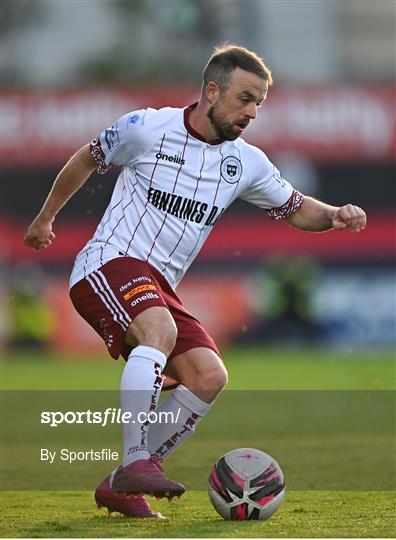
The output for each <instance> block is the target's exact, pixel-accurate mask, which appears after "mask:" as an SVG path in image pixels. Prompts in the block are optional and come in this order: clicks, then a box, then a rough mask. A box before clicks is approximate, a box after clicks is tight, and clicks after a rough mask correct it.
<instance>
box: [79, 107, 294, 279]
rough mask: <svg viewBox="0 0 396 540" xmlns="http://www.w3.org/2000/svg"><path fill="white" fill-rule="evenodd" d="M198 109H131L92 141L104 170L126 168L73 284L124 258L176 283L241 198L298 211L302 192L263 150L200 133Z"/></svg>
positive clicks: (280, 212) (282, 212)
mask: <svg viewBox="0 0 396 540" xmlns="http://www.w3.org/2000/svg"><path fill="white" fill-rule="evenodd" d="M194 106H195V105H192V106H190V107H187V108H186V109H175V108H170V107H166V108H164V109H160V110H154V109H145V110H140V111H134V112H131V113H128V114H126V115H124V116H122V117H121V118H120V119H119V120H118V121H117V122H116V124H115V125H114V126H112V127H111V128H109V129H106V130H104V131H103V132H102V133H101V134H100V135H99V137H98V138H97V139H94V140H93V141H92V143H91V150H92V155H93V157H94V158H95V160H96V162H97V163H98V172H100V173H104V172H106V171H107V169H109V168H110V166H111V165H119V166H122V170H121V173H120V175H119V177H118V179H117V182H116V185H115V187H114V191H113V194H112V197H111V201H110V204H109V205H108V207H107V209H106V211H105V213H104V215H103V217H102V219H101V221H100V223H99V225H98V227H97V229H96V231H95V234H94V236H93V238H92V239H91V240H90V241H89V242H88V243H87V244H86V246H85V247H84V248H83V249H82V251H80V253H79V254H78V255H77V258H76V262H75V265H74V268H73V272H72V275H71V279H70V286H73V285H74V284H75V283H77V281H79V280H80V279H82V278H84V277H86V276H87V275H88V274H90V273H91V272H93V271H94V270H96V269H97V268H99V267H100V266H101V265H103V264H104V263H106V262H108V261H109V260H111V259H113V258H115V257H119V256H120V255H126V256H131V257H135V258H137V259H140V260H142V261H147V262H148V263H149V264H151V265H152V266H154V268H156V269H157V270H158V271H159V272H160V273H161V274H162V275H163V276H164V277H165V279H166V280H167V281H168V282H169V283H170V285H171V286H172V287H173V288H175V287H176V286H177V285H178V284H179V282H180V281H181V279H182V277H183V276H184V274H185V272H186V270H187V268H188V267H189V266H190V264H191V263H192V261H193V260H194V259H195V257H196V256H197V254H198V252H199V251H200V249H201V248H202V246H203V244H204V242H205V240H206V239H207V237H208V236H209V234H210V232H211V231H212V229H213V227H214V225H215V224H216V222H217V221H218V219H219V218H220V216H221V215H222V214H223V212H224V211H225V209H226V208H227V207H228V206H230V204H231V203H232V202H233V201H234V200H235V199H237V198H240V199H243V200H245V201H248V202H250V203H252V204H254V205H256V206H259V207H260V208H263V209H265V210H266V211H267V213H268V214H269V215H270V217H272V218H273V219H281V218H284V217H286V216H288V215H290V214H292V213H293V212H295V211H296V210H298V209H299V208H300V206H301V203H302V200H303V196H302V195H301V194H300V193H299V192H298V191H296V190H293V188H292V186H291V185H290V184H289V183H288V182H287V181H286V180H285V179H284V178H282V176H281V174H280V172H279V171H278V169H277V168H276V167H275V166H274V165H273V164H272V163H271V162H270V161H269V159H268V158H267V156H266V155H265V154H264V153H263V152H262V151H261V150H259V149H258V148H256V147H254V146H251V145H250V144H247V143H246V142H245V141H244V140H243V139H240V138H238V139H236V140H235V141H218V143H217V144H209V143H208V142H206V141H205V140H204V139H203V138H202V137H201V136H200V135H199V134H198V133H196V132H195V131H194V130H193V128H192V127H191V126H190V124H189V121H188V118H189V114H190V112H191V110H192V109H193V107H194Z"/></svg>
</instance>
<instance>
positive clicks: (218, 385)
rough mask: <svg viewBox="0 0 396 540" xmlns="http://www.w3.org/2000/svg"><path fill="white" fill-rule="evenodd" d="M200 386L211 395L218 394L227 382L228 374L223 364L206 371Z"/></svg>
mask: <svg viewBox="0 0 396 540" xmlns="http://www.w3.org/2000/svg"><path fill="white" fill-rule="evenodd" d="M201 382H202V384H203V385H204V386H205V387H206V388H207V389H208V390H210V391H211V392H212V393H213V395H217V394H219V393H220V392H221V391H222V390H223V388H224V387H225V386H226V384H227V382H228V373H227V370H226V368H225V367H224V366H223V364H218V365H217V366H216V367H213V368H212V369H210V370H208V371H207V373H205V375H204V380H203V381H201Z"/></svg>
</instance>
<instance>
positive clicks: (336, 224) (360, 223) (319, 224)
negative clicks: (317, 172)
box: [285, 197, 367, 232]
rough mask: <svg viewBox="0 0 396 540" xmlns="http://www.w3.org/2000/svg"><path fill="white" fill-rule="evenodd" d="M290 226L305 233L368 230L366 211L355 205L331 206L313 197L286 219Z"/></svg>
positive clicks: (307, 199)
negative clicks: (333, 230)
mask: <svg viewBox="0 0 396 540" xmlns="http://www.w3.org/2000/svg"><path fill="white" fill-rule="evenodd" d="M285 220H286V221H287V223H289V225H292V226H293V227H296V228H298V229H301V230H303V231H311V232H321V231H328V230H330V229H349V230H350V231H352V232H361V231H363V230H364V229H365V228H366V224H367V218H366V214H365V212H364V210H362V209H361V208H359V206H355V205H353V204H347V205H345V206H340V207H336V206H331V205H329V204H325V203H323V202H321V201H318V200H316V199H313V198H312V197H305V198H304V202H303V203H302V205H301V208H300V209H299V210H298V211H297V212H295V213H294V214H292V215H290V216H288V217H287V218H286V219H285Z"/></svg>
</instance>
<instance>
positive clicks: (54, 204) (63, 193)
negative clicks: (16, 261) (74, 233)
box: [24, 144, 97, 249]
mask: <svg viewBox="0 0 396 540" xmlns="http://www.w3.org/2000/svg"><path fill="white" fill-rule="evenodd" d="M96 167H97V163H96V162H95V160H94V159H93V157H92V156H91V152H90V145H89V144H87V145H85V146H83V147H82V148H80V150H78V151H77V152H76V153H75V154H74V156H72V157H71V158H70V160H69V161H68V162H67V163H66V165H65V166H64V167H63V169H62V170H61V171H60V173H59V174H58V176H57V177H56V179H55V182H54V184H53V186H52V189H51V191H50V193H49V195H48V197H47V200H46V201H45V203H44V205H43V207H42V209H41V210H40V212H39V214H38V215H37V217H36V218H35V219H34V221H33V223H32V224H31V225H30V226H29V228H28V230H27V232H26V235H25V238H24V243H25V245H26V246H29V247H31V248H34V249H42V248H47V247H48V246H50V245H51V244H52V240H53V239H54V238H55V234H54V233H53V232H52V223H53V222H54V219H55V216H56V214H57V213H58V212H59V210H60V209H61V208H62V207H63V206H64V205H65V204H66V203H67V201H68V200H69V199H70V197H72V196H73V195H74V193H76V191H78V190H79V189H80V188H81V187H82V186H83V185H84V184H85V182H86V181H87V180H88V178H89V177H90V175H91V173H92V172H93V171H94V170H95V169H96Z"/></svg>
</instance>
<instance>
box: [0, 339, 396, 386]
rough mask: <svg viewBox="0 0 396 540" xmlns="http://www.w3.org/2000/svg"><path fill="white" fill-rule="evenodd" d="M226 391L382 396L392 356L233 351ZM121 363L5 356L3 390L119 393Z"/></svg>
mask: <svg viewBox="0 0 396 540" xmlns="http://www.w3.org/2000/svg"><path fill="white" fill-rule="evenodd" d="M223 360H224V362H225V364H226V366H227V369H228V371H229V373H230V381H229V385H228V389H240V390H244V389H248V390H250V389H275V390H277V389H285V390H293V389H296V390H300V389H316V390H323V389H336V390H363V389H367V390H386V389H393V388H395V385H396V371H395V357H394V354H393V353H392V352H386V351H385V352H379V353H373V352H362V351H359V352H337V351H329V350H324V351H323V350H320V349H297V350H294V349H290V348H280V349H265V348H234V349H232V350H228V351H224V353H223ZM123 365H124V361H123V360H121V359H120V360H119V361H114V360H112V359H111V358H110V357H108V356H103V357H99V358H93V357H90V358H86V357H83V356H80V357H67V358H64V357H63V358H61V357H58V356H56V355H55V354H50V353H48V354H38V353H35V354H32V353H19V354H10V355H7V354H6V355H4V361H3V362H2V379H3V388H7V389H35V390H38V389H52V390H57V389H68V390H71V389H76V390H78V389H87V390H89V389H109V390H114V389H118V387H119V380H120V377H121V373H122V369H123Z"/></svg>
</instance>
